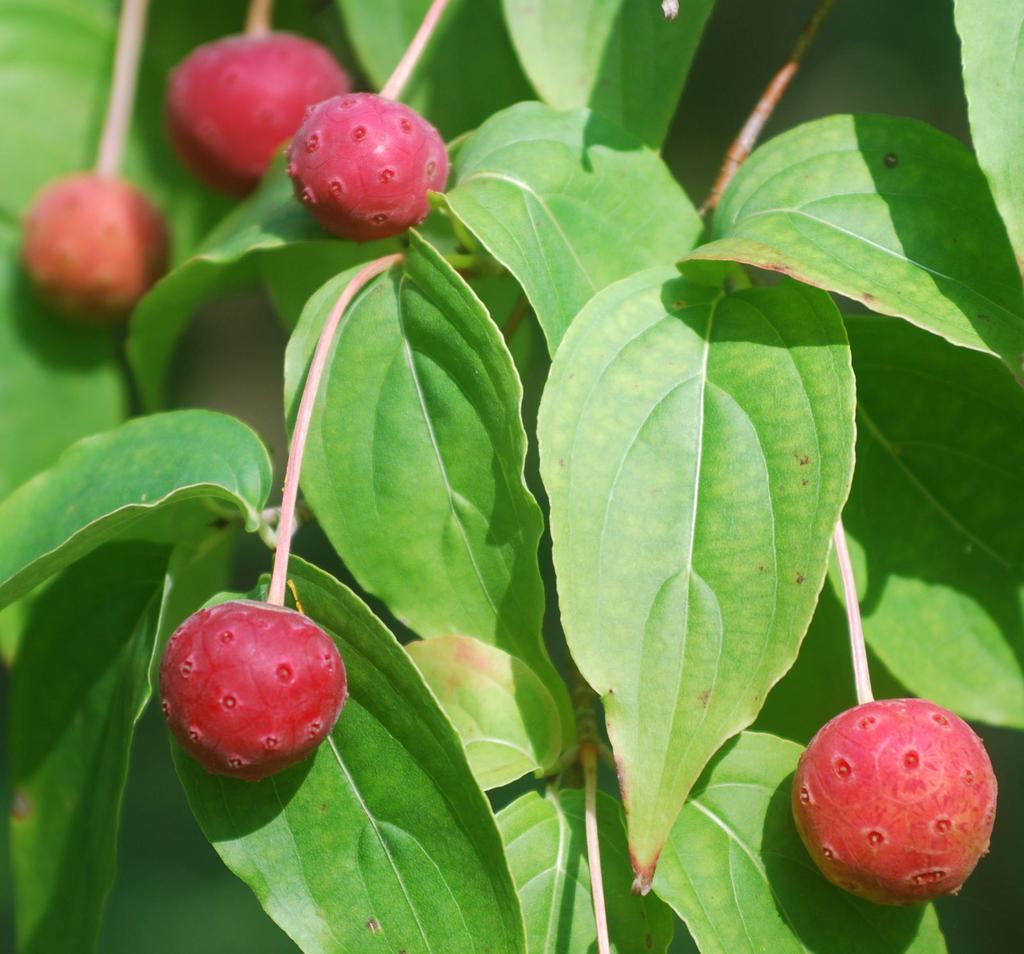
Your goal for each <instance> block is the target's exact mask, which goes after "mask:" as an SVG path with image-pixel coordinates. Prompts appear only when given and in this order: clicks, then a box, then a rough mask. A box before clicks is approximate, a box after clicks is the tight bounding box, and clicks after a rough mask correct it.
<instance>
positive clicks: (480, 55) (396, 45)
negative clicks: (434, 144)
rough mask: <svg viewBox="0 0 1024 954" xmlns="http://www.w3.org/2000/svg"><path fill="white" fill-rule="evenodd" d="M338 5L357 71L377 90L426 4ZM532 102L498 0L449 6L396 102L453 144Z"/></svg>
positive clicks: (462, 0) (415, 0)
mask: <svg viewBox="0 0 1024 954" xmlns="http://www.w3.org/2000/svg"><path fill="white" fill-rule="evenodd" d="M335 2H336V3H337V6H338V9H339V10H340V11H341V14H342V17H343V18H344V20H345V28H346V31H347V33H348V36H349V39H350V40H351V41H352V45H353V46H354V47H355V51H356V56H357V58H358V60H359V64H360V65H361V66H362V68H363V70H364V71H365V72H366V74H367V76H368V77H369V78H370V82H371V84H372V85H373V86H374V87H375V88H377V89H379V88H380V87H381V86H383V85H384V83H385V81H386V80H387V78H388V77H389V76H390V75H391V71H392V70H393V69H394V68H395V67H396V66H397V65H398V61H399V60H400V59H401V58H402V54H403V53H404V52H405V50H406V48H407V47H408V46H409V41H410V40H411V39H412V38H413V35H414V34H415V33H416V30H417V29H418V28H419V25H420V23H421V22H422V21H423V15H424V14H425V13H426V12H427V9H428V8H429V6H430V3H431V0H375V2H374V3H366V2H365V0H335ZM529 96H530V86H529V83H527V81H526V77H525V76H523V71H522V69H521V68H520V66H519V62H518V61H517V60H516V55H515V53H514V52H513V50H512V44H511V43H510V42H509V38H508V32H507V30H506V28H505V23H504V20H503V19H502V16H501V0H453V2H452V3H451V5H450V7H449V8H448V10H447V11H446V13H445V15H444V17H443V18H442V20H441V23H440V24H439V26H438V28H437V32H436V33H435V34H434V36H433V37H431V40H430V42H429V43H428V44H427V48H426V50H425V51H424V53H423V56H422V58H421V59H420V61H419V63H418V65H417V67H416V70H415V71H414V72H413V74H412V77H411V78H410V80H409V85H408V86H407V87H406V89H405V91H404V92H403V93H402V97H401V98H402V102H404V103H408V104H409V105H410V106H412V107H413V109H415V110H417V111H418V112H420V113H422V114H423V115H424V116H426V118H427V119H429V120H430V121H431V122H432V123H433V124H434V125H435V126H437V128H438V129H439V130H440V132H441V135H443V136H444V137H445V138H446V139H450V138H452V137H453V136H455V135H457V134H458V133H462V132H465V131H466V130H467V129H473V128H474V127H476V126H477V125H479V124H480V123H481V122H483V121H484V120H485V119H486V118H487V117H488V116H490V115H491V114H492V113H494V112H496V111H497V110H499V109H501V108H502V107H503V106H508V105H509V104H510V103H515V102H518V101H519V100H521V99H528V98H529Z"/></svg>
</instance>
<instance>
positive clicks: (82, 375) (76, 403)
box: [0, 137, 125, 498]
mask: <svg viewBox="0 0 1024 954" xmlns="http://www.w3.org/2000/svg"><path fill="white" fill-rule="evenodd" d="M0 139H2V137H0ZM6 233H7V229H5V228H4V227H3V226H2V225H0V236H2V238H0V354H2V355H3V370H2V371H0V447H3V448H5V451H4V453H3V454H0V498H3V497H5V496H6V495H7V494H8V493H10V492H11V491H12V490H13V489H14V488H15V487H17V486H18V484H20V483H22V482H24V481H25V480H27V479H28V478H29V477H31V476H32V475H33V474H35V473H37V472H38V471H39V470H41V469H42V468H43V467H47V466H49V465H50V464H52V463H53V462H54V460H56V458H57V457H58V456H59V454H60V452H61V451H62V450H64V448H65V447H67V446H68V444H70V443H72V441H76V440H78V438H80V437H84V436H85V435H87V434H92V433H95V432H96V431H104V430H107V429H108V428H111V427H113V426H114V425H115V424H117V423H118V421H120V420H121V417H122V416H123V414H124V405H125V395H124V385H123V383H122V378H121V373H120V371H119V370H118V368H117V364H116V361H115V352H116V344H115V341H114V339H113V338H112V337H111V336H110V335H109V334H108V333H107V332H105V331H102V330H99V329H96V328H86V327H82V326H76V325H71V324H69V323H68V322H66V321H63V320H61V319H60V318H57V317H56V316H54V315H53V314H52V313H51V312H50V311H49V309H47V308H46V307H45V306H43V305H41V304H39V303H38V302H37V301H36V299H35V297H34V295H33V294H32V292H31V290H30V289H29V288H28V285H27V281H26V279H25V277H24V276H23V275H22V273H21V269H20V266H19V264H18V261H17V252H16V250H15V248H14V238H13V235H8V234H6Z"/></svg>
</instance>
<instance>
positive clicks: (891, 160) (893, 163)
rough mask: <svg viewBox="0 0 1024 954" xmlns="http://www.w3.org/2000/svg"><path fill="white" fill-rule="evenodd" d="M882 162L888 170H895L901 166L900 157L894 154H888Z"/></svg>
mask: <svg viewBox="0 0 1024 954" xmlns="http://www.w3.org/2000/svg"><path fill="white" fill-rule="evenodd" d="M882 162H884V163H885V168H886V169H895V168H896V167H897V166H898V165H899V164H900V157H899V156H897V155H896V153H894V152H887V153H886V154H885V158H884V159H883V160H882Z"/></svg>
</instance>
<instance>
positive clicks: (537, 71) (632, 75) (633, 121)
mask: <svg viewBox="0 0 1024 954" xmlns="http://www.w3.org/2000/svg"><path fill="white" fill-rule="evenodd" d="M714 4H715V0H687V2H686V3H684V4H683V5H682V7H681V8H680V11H679V16H678V17H676V19H675V20H671V21H670V20H666V19H665V15H664V14H663V13H662V11H661V7H660V6H659V5H658V4H657V3H646V2H645V3H636V2H635V0H504V6H505V19H506V20H507V21H508V27H509V32H510V33H511V34H512V42H513V43H514V44H515V47H516V52H517V53H518V54H519V59H520V60H521V61H522V64H523V68H524V69H525V70H526V73H527V75H528V76H529V77H530V80H531V81H532V83H533V85H534V87H535V88H536V90H537V92H538V93H539V94H540V96H541V98H542V99H543V100H544V102H546V103H547V104H548V105H549V106H553V107H554V108H555V109H576V108H577V107H580V106H590V107H591V108H592V109H593V110H594V111H595V112H597V113H600V114H601V115H602V116H606V117H607V118H608V119H610V120H612V121H613V122H615V123H616V124H617V125H619V126H621V127H622V128H623V129H628V130H629V131H630V132H631V133H634V134H635V135H636V136H638V137H639V138H640V139H642V140H643V141H644V142H646V143H647V144H648V145H649V146H652V147H653V148H655V149H657V148H658V147H660V146H661V143H662V140H664V138H665V134H666V132H668V126H669V123H670V122H671V121H672V116H673V115H674V114H675V111H676V105H677V103H678V101H679V94H680V93H681V92H682V89H683V83H684V82H685V80H686V74H687V73H688V72H689V70H690V63H691V61H692V60H693V54H694V52H695V51H696V49H697V44H698V43H699V42H700V37H701V34H702V33H703V32H704V24H705V23H706V22H707V19H708V16H709V15H710V14H711V8H712V7H713V6H714Z"/></svg>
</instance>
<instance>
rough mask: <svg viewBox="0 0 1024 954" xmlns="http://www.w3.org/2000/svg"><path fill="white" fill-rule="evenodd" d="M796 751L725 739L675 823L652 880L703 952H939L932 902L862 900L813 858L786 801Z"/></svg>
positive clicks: (756, 736) (747, 736) (775, 743)
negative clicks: (900, 904)
mask: <svg viewBox="0 0 1024 954" xmlns="http://www.w3.org/2000/svg"><path fill="white" fill-rule="evenodd" d="M800 752H801V748H800V746H798V745H794V744H793V743H792V742H786V741H783V740H782V739H777V738H775V737H774V736H770V735H761V734H760V733H756V732H745V733H744V734H743V735H741V736H740V737H739V738H738V739H737V740H736V743H735V744H734V745H730V746H729V747H728V748H727V749H726V750H725V751H724V752H723V753H722V755H721V756H720V757H719V758H717V759H716V760H715V762H714V763H713V764H712V765H711V766H710V767H709V768H708V770H707V772H706V773H705V775H704V777H703V778H702V779H701V780H700V782H699V783H698V785H697V787H696V788H695V790H694V794H693V797H692V798H691V799H690V801H689V802H687V805H686V807H685V808H684V809H683V811H682V814H681V815H680V816H679V820H678V821H677V822H676V824H675V827H674V828H673V829H672V835H671V837H670V839H669V842H668V844H667V845H666V847H665V854H664V856H663V857H662V860H661V865H660V866H659V868H658V874H657V877H656V878H655V881H654V890H655V891H656V892H657V893H658V895H659V896H660V897H662V898H663V899H664V900H665V901H667V902H668V903H669V904H671V905H672V907H673V908H675V910H676V912H677V913H678V914H679V916H680V917H681V918H683V920H685V921H686V924H687V927H689V929H690V933H691V934H693V936H694V938H695V939H696V941H697V944H698V945H699V947H700V950H701V952H702V954H747V952H749V954H755V952H762V951H771V954H804V952H806V954H812V952H813V954H852V952H854V951H857V952H861V951H864V952H866V951H871V954H943V952H944V951H945V950H946V945H945V942H944V941H943V938H942V931H941V930H940V928H939V920H938V918H937V917H936V915H935V909H934V908H933V907H932V906H931V905H928V906H918V907H913V908H898V907H886V906H884V905H879V904H872V903H871V902H869V901H862V900H861V899H860V898H856V897H854V896H853V895H852V894H849V893H847V892H846V891H843V890H842V889H841V888H837V887H834V886H833V885H831V884H829V883H828V882H827V881H826V880H825V878H824V877H823V876H822V875H821V873H820V872H819V871H818V869H817V868H816V867H815V865H814V862H813V861H812V860H811V859H810V857H809V856H808V854H807V852H806V850H805V849H804V846H803V845H802V844H801V842H800V836H799V835H798V834H797V831H796V827H795V826H794V824H793V815H792V810H791V808H790V787H791V785H792V780H793V779H792V776H793V773H794V771H795V770H796V763H797V759H798V758H799V757H800Z"/></svg>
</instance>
